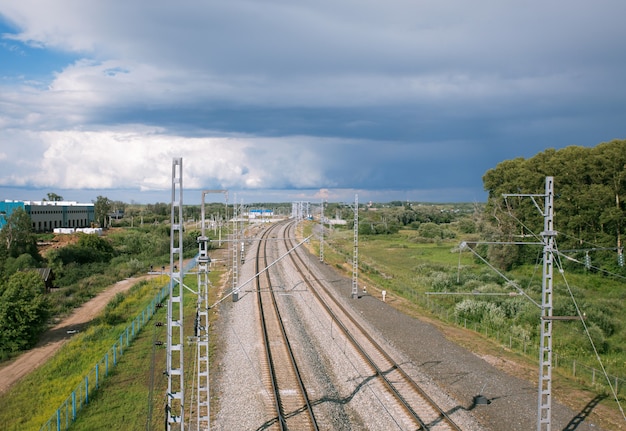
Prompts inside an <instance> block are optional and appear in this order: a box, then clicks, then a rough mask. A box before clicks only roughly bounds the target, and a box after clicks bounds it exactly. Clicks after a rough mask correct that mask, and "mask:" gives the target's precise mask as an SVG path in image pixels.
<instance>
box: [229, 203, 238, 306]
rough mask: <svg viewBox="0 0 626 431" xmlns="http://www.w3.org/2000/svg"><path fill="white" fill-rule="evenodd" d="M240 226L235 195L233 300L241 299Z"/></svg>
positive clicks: (232, 248)
mask: <svg viewBox="0 0 626 431" xmlns="http://www.w3.org/2000/svg"><path fill="white" fill-rule="evenodd" d="M238 229H239V226H238V224H237V197H236V196H235V199H234V202H233V233H232V234H231V238H232V242H231V251H232V258H233V260H232V265H233V285H232V289H233V295H232V296H233V302H237V301H239V290H238V288H237V283H238V282H239V260H238V259H237V257H238V251H239V241H238V237H239V232H238Z"/></svg>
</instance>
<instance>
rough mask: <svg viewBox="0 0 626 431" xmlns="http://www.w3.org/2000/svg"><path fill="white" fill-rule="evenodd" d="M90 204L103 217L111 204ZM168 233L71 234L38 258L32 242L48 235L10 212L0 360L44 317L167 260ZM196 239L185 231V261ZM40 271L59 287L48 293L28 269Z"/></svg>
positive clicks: (32, 338) (3, 245)
mask: <svg viewBox="0 0 626 431" xmlns="http://www.w3.org/2000/svg"><path fill="white" fill-rule="evenodd" d="M59 198H60V199H62V198H61V197H59ZM96 203H99V204H101V205H102V206H101V207H99V208H100V211H101V213H102V214H105V215H106V214H107V213H108V211H109V209H107V206H109V205H111V204H112V203H111V201H109V200H108V199H106V198H103V197H98V200H97V201H96ZM147 215H149V214H147ZM169 233H170V229H169V226H167V225H165V224H158V225H154V224H147V225H146V226H144V227H141V228H135V229H125V230H121V231H118V230H115V231H109V232H107V234H106V236H103V237H100V236H98V235H87V234H77V237H78V238H77V239H76V241H73V242H72V243H71V244H69V245H65V246H63V247H59V248H53V249H50V250H48V251H47V252H46V254H45V255H43V256H42V255H41V254H40V253H39V250H38V246H37V242H38V239H42V240H50V234H40V235H37V234H35V233H34V232H33V230H32V223H31V220H30V216H29V215H28V214H27V213H26V212H25V211H24V210H23V209H17V210H15V211H13V212H12V214H11V215H9V216H8V217H7V218H6V224H5V225H4V226H3V228H2V229H0V328H2V330H0V360H2V359H5V358H7V357H10V355H12V354H13V353H15V352H18V351H20V350H23V349H26V348H29V347H31V346H32V345H34V344H35V343H36V342H37V339H38V337H39V334H40V333H41V332H42V331H43V330H44V329H45V327H46V325H47V322H48V320H49V318H50V317H54V316H56V315H58V314H60V313H63V312H65V311H69V310H71V309H72V308H73V307H75V306H78V305H80V304H81V303H82V302H83V301H85V300H87V299H89V298H91V297H93V295H95V294H96V293H97V292H98V291H99V289H102V288H104V287H106V286H107V285H109V284H111V283H113V282H115V281H117V280H119V279H120V278H126V277H129V276H132V275H134V274H136V273H137V272H143V271H146V270H147V269H148V268H149V267H150V266H151V265H155V266H162V265H164V264H166V263H167V262H169V248H170V239H169ZM199 235H200V232H197V231H186V232H185V234H184V243H183V247H184V250H185V251H186V254H185V257H190V256H193V255H194V254H195V253H196V252H197V250H198V244H197V241H196V239H197V237H198V236H199ZM42 267H46V268H50V269H52V270H53V272H54V274H55V287H58V288H59V289H55V291H54V292H52V293H47V292H46V287H45V284H44V281H43V280H42V278H41V276H40V275H39V272H37V271H33V269H36V268H42Z"/></svg>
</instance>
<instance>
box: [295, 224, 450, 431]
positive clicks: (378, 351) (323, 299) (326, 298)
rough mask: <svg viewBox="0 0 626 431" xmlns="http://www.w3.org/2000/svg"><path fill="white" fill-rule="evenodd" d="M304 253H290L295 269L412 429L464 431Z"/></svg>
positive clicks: (297, 251)
mask: <svg viewBox="0 0 626 431" xmlns="http://www.w3.org/2000/svg"><path fill="white" fill-rule="evenodd" d="M285 229H289V230H291V231H292V234H289V235H284V237H285V245H286V247H287V248H288V249H289V248H291V247H292V246H293V243H294V240H293V239H292V238H294V237H295V236H296V229H295V222H292V223H290V224H289V226H288V227H286V228H285ZM303 253H307V252H306V251H300V250H296V252H295V253H291V254H290V255H289V256H290V259H291V260H292V263H293V266H294V268H296V270H297V271H298V272H299V273H300V275H301V277H302V280H303V282H304V283H306V285H307V286H308V288H309V290H310V291H311V292H312V293H313V295H314V296H315V298H316V299H317V300H318V301H319V303H320V304H321V306H322V307H323V308H324V309H325V310H326V312H327V313H328V315H329V316H331V318H332V319H333V324H334V325H336V326H337V327H338V328H340V329H341V331H342V332H343V334H344V335H345V337H346V339H347V340H348V341H349V343H350V344H351V345H352V346H353V347H354V349H355V351H356V352H358V354H359V355H360V357H361V358H362V360H363V361H364V362H365V363H366V366H367V367H369V369H370V370H371V371H372V373H373V374H374V375H375V376H376V377H377V378H378V379H379V381H380V382H381V383H382V384H383V385H384V387H385V389H386V391H387V393H389V394H390V395H391V396H392V398H393V399H394V400H395V401H396V402H397V403H398V405H400V406H401V408H402V409H403V410H404V412H406V415H407V416H408V420H409V421H411V422H412V423H413V425H411V426H410V428H411V429H422V430H436V431H447V430H451V431H461V428H460V427H459V426H458V425H457V424H456V423H455V422H454V421H453V420H452V419H451V418H450V417H449V416H448V414H447V413H446V412H445V411H444V410H443V409H442V408H441V407H439V406H438V404H437V403H436V402H435V401H434V400H433V399H432V398H431V397H430V396H429V395H428V394H427V393H426V392H425V391H424V390H423V389H422V388H421V387H420V386H419V385H418V384H417V383H416V382H415V381H414V380H413V379H412V378H411V377H410V376H409V375H408V374H407V373H406V372H405V371H404V370H403V369H402V367H401V366H400V365H399V364H398V363H397V362H396V361H395V360H394V359H393V358H392V357H391V356H390V355H389V354H388V353H387V352H386V350H385V349H384V348H383V347H382V346H380V344H379V343H378V342H376V341H375V340H374V338H373V337H372V336H371V335H370V334H369V332H368V331H367V330H366V329H365V328H363V327H362V325H361V324H360V323H359V322H358V321H357V320H356V319H355V318H354V317H353V315H352V313H350V312H349V311H348V310H347V308H346V307H344V305H343V304H342V303H341V302H340V301H339V300H338V299H337V298H336V294H335V293H333V292H330V291H329V289H328V288H327V286H326V285H325V284H324V283H323V282H322V280H320V279H319V278H318V277H317V276H316V275H315V274H314V273H313V272H312V271H309V272H307V273H306V274H305V273H304V271H303V270H302V268H304V267H306V263H305V261H304V258H303V257H302V254H303Z"/></svg>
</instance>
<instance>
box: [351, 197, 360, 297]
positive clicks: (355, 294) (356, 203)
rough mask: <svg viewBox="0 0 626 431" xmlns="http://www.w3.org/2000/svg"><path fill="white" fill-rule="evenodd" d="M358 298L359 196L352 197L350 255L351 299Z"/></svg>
mask: <svg viewBox="0 0 626 431" xmlns="http://www.w3.org/2000/svg"><path fill="white" fill-rule="evenodd" d="M358 297H359V195H354V251H353V254H352V298H358Z"/></svg>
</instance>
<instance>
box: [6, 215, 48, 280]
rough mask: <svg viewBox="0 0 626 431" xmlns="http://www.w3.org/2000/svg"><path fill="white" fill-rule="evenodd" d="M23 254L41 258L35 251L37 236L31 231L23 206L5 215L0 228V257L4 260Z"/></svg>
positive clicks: (36, 258) (28, 218)
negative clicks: (7, 215) (4, 220)
mask: <svg viewBox="0 0 626 431" xmlns="http://www.w3.org/2000/svg"><path fill="white" fill-rule="evenodd" d="M23 254H29V255H31V256H32V257H33V258H34V259H35V260H38V261H40V260H41V256H39V252H38V251H37V236H36V235H35V234H34V232H33V228H32V225H31V221H30V216H29V215H28V214H27V213H26V211H24V209H23V208H17V209H16V210H15V211H13V212H12V213H11V215H10V216H9V217H7V220H6V224H5V225H4V226H3V227H2V229H0V259H1V260H2V261H4V260H5V259H7V258H17V257H19V256H21V255H23ZM7 275H10V274H7Z"/></svg>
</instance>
